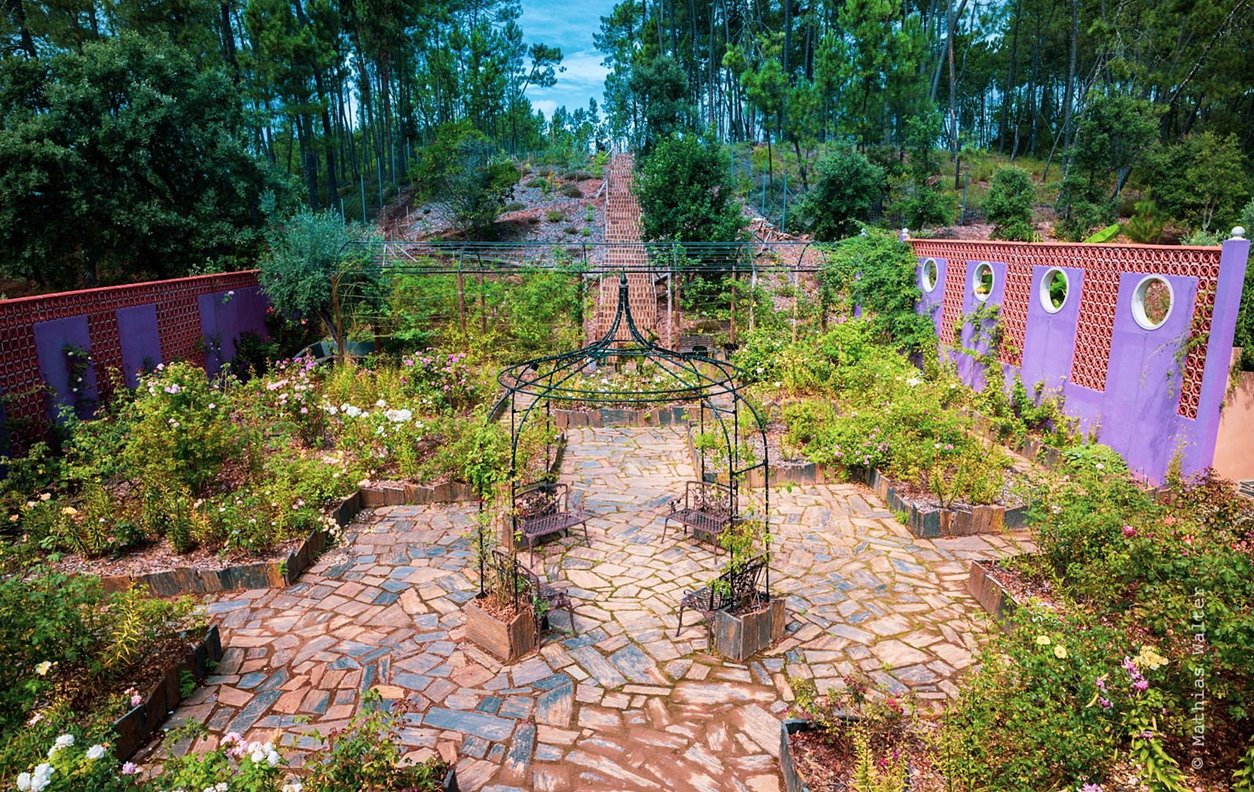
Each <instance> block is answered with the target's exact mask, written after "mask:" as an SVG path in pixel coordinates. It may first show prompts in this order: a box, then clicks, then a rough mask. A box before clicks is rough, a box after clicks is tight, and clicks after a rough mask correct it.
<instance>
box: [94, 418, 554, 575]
mask: <svg viewBox="0 0 1254 792" xmlns="http://www.w3.org/2000/svg"><path fill="white" fill-rule="evenodd" d="M565 451H566V436H565V435H564V434H563V435H559V436H558V440H557V443H556V451H555V453H554V455H553V462H552V464H551V465H550V466H549V473H550V474H551V473H553V472H554V471H556V470H557V469H559V468H560V467H561V464H562V457H563V455H564V454H565ZM477 500H479V496H478V494H477V493H475V491H474V488H473V487H471V485H469V484H465V483H462V482H458V481H450V482H445V483H443V484H412V483H409V482H382V483H379V484H373V485H368V486H365V487H360V488H358V490H357V491H356V492H354V493H353V494H352V495H349V496H347V497H345V498H344V499H343V500H341V501H340V503H339V505H338V506H335V507H334V508H332V509H331V510H330V511H329V512H328V516H329V517H331V518H332V519H334V520H335V522H336V524H337V525H339V526H340V527H341V528H344V527H346V526H347V525H348V524H349V523H351V522H352V521H353V520H354V519H355V518H356V517H357V515H358V514H360V513H361V512H362V511H363V510H364V509H372V508H376V507H381V506H426V505H430V504H434V503H467V502H474V501H477ZM329 543H330V535H329V534H328V532H327V530H326V529H325V528H319V529H317V530H315V531H313V532H312V533H310V534H309V536H307V537H305V540H304V541H303V542H301V544H300V546H299V547H297V548H296V549H295V550H293V551H292V552H290V553H288V556H287V558H285V559H283V560H280V561H256V562H251V563H245V564H236V565H234V566H229V567H225V568H223V569H196V568H195V567H175V568H174V569H166V570H160V571H157V572H148V573H145V574H142V575H107V576H104V575H102V576H101V578H100V582H101V584H102V585H103V586H104V590H105V591H106V592H113V591H122V590H125V589H128V588H131V587H132V586H145V587H147V588H148V589H149V590H150V591H151V592H152V593H153V594H155V595H157V596H159V597H175V596H180V595H183V594H216V593H218V592H221V591H236V590H241V589H243V590H247V589H266V588H283V587H285V586H290V585H292V584H293V583H295V582H296V580H297V579H298V578H299V577H300V576H301V574H302V573H304V571H305V570H306V569H308V568H309V567H310V566H312V565H313V563H314V562H315V561H317V560H318V557H319V556H321V555H322V553H323V551H325V550H326V549H327V545H328V544H329Z"/></svg>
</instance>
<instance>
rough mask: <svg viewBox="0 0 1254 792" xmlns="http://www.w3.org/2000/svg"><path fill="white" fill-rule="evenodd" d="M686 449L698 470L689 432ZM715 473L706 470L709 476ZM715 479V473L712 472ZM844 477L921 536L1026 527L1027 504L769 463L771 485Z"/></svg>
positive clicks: (871, 474)
mask: <svg viewBox="0 0 1254 792" xmlns="http://www.w3.org/2000/svg"><path fill="white" fill-rule="evenodd" d="M686 441H687V445H688V453H689V454H690V455H691V456H692V465H693V468H694V469H696V470H700V467H701V462H700V457H699V456H698V454H697V449H696V445H695V444H694V443H693V440H692V432H691V431H689V432H688V433H687V435H686ZM756 472H757V471H753V472H751V473H750V475H749V479H748V485H749V486H750V487H751V488H761V486H762V478H761V475H760V474H759V475H758V476H756V477H755V476H754V475H753V473H756ZM711 476H715V474H712V473H709V472H707V473H706V477H707V478H710V477H711ZM715 479H717V476H715ZM844 481H857V482H860V483H862V484H865V485H867V486H868V487H870V488H871V489H872V490H873V491H874V492H875V494H876V495H877V496H879V498H880V499H881V500H883V501H884V503H885V504H886V505H887V506H888V508H889V509H891V510H892V511H894V512H897V513H904V514H906V515H907V516H906V519H905V520H904V524H905V526H906V527H907V528H909V529H910V533H911V534H913V535H914V536H916V537H918V538H920V539H938V538H942V537H953V536H972V535H975V534H995V533H998V532H1000V531H1002V530H1015V529H1019V528H1026V527H1027V525H1028V522H1027V508H1028V507H1027V506H1026V505H1025V504H1020V505H1018V506H1006V505H1004V504H1000V503H993V504H986V505H983V506H972V507H971V508H970V509H957V508H950V509H945V508H942V507H940V506H933V505H932V504H929V503H925V504H922V505H920V504H919V503H918V502H917V501H910V500H906V499H905V498H903V497H902V496H900V495H898V494H897V490H898V488H899V487H901V482H899V481H896V480H894V479H891V478H889V477H888V476H886V475H885V474H884V473H883V472H882V471H881V470H879V469H878V468H849V467H846V468H843V469H842V472H836V470H835V469H833V468H829V467H828V466H827V465H821V464H819V463H816V462H804V463H801V464H789V465H777V464H775V463H772V464H771V486H772V487H774V486H779V485H798V486H801V485H809V484H829V483H837V482H844Z"/></svg>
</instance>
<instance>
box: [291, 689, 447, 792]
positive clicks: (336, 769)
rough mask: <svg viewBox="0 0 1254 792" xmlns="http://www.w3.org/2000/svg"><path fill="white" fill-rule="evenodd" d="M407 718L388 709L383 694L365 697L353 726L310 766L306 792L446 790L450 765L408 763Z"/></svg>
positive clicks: (373, 693) (421, 791)
mask: <svg viewBox="0 0 1254 792" xmlns="http://www.w3.org/2000/svg"><path fill="white" fill-rule="evenodd" d="M403 715H404V712H403V710H402V709H400V708H397V709H393V710H389V709H385V708H384V706H383V701H382V700H381V699H380V697H379V695H378V693H377V691H373V690H372V691H369V692H367V693H366V695H365V696H364V697H363V700H362V707H361V709H360V710H358V712H357V714H356V715H355V716H353V719H352V721H350V722H349V724H348V726H347V727H346V728H345V729H344V730H343V731H341V732H339V733H337V734H336V736H335V739H334V741H333V742H332V743H331V747H330V750H329V751H327V752H326V753H325V754H323V755H321V756H319V757H317V759H316V761H314V762H313V763H310V764H306V769H307V771H308V774H307V775H306V776H305V778H304V788H305V789H306V790H308V792H340V791H341V790H347V789H359V790H379V791H380V792H383V791H384V790H402V789H403V790H407V791H408V792H438V790H440V789H443V779H444V774H445V773H446V772H447V771H448V767H447V765H445V764H444V763H443V762H442V761H440V760H438V759H436V760H432V761H428V762H425V763H423V764H419V765H414V764H408V763H406V762H403V761H402V757H403V756H404V755H405V753H406V751H407V750H408V749H407V748H406V747H405V746H404V745H402V744H401V741H400V736H399V735H400V731H401V729H402V728H403V726H404V720H403Z"/></svg>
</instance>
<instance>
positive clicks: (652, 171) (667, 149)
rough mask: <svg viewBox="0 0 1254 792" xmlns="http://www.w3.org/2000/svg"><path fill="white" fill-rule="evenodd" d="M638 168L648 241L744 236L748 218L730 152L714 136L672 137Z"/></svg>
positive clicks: (719, 239)
mask: <svg viewBox="0 0 1254 792" xmlns="http://www.w3.org/2000/svg"><path fill="white" fill-rule="evenodd" d="M638 167H639V172H638V173H637V175H636V195H637V196H638V198H639V200H640V211H641V221H642V223H643V231H644V238H645V240H647V241H659V240H665V241H671V242H734V241H737V240H740V239H743V238H744V233H745V232H744V229H745V225H746V220H745V217H744V215H743V214H742V213H741V211H740V202H739V201H737V200H736V194H735V190H734V189H733V187H732V185H731V182H730V176H729V169H730V164H729V160H728V158H727V152H726V151H725V150H724V149H723V147H722V146H721V145H720V144H719V143H718V142H717V141H715V140H714V139H713V138H698V137H695V136H692V135H685V136H682V137H671V138H667V139H665V140H663V141H662V142H660V143H659V144H658V145H657V147H656V148H655V149H654V150H653V151H652V152H650V153H649V154H648V155H647V156H646V157H645V158H644V160H643V161H642V162H641V163H640V165H639V166H638Z"/></svg>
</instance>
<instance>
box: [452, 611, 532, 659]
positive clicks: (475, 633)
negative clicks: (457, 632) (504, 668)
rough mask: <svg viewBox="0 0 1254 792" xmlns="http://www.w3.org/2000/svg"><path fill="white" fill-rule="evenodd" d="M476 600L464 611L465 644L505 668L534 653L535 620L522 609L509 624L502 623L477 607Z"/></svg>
mask: <svg viewBox="0 0 1254 792" xmlns="http://www.w3.org/2000/svg"><path fill="white" fill-rule="evenodd" d="M476 599H478V598H476ZM476 599H472V600H469V601H468V602H467V603H466V607H465V609H464V611H465V613H466V638H467V640H469V641H471V642H473V643H474V644H475V645H476V646H478V647H480V648H481V649H483V650H484V651H486V652H487V653H488V654H490V655H492V656H493V657H495V658H497V659H498V660H500V661H501V662H502V663H505V664H506V665H511V664H513V663H515V662H517V661H518V660H519V659H520V658H522V657H526V656H527V655H529V654H531V653H532V652H534V651H535V650H536V648H537V647H538V645H539V643H540V636H539V634H538V633H537V631H536V620H535V617H534V616H533V615H532V614H531V613H530V612H529V611H527V610H526V609H524V610H523V612H522V613H519V614H518V615H517V616H515V617H514V618H513V619H512V620H510V621H508V622H503V621H501V620H500V619H498V618H497V617H495V616H493V615H492V614H491V613H489V612H487V611H486V610H484V609H483V608H481V607H479V603H478V602H476Z"/></svg>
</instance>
